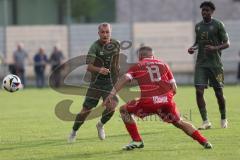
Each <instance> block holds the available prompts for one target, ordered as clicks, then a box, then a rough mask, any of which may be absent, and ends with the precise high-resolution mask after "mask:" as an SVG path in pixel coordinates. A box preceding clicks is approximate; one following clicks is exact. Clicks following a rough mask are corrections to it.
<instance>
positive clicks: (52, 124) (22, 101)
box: [0, 86, 240, 160]
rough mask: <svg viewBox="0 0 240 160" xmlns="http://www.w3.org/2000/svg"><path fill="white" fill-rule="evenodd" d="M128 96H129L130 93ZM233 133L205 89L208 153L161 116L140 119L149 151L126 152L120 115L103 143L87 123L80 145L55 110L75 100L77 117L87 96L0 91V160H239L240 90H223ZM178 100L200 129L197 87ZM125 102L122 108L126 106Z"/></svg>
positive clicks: (184, 91)
mask: <svg viewBox="0 0 240 160" xmlns="http://www.w3.org/2000/svg"><path fill="white" fill-rule="evenodd" d="M126 94H127V93H126ZM224 95H225V97H226V100H227V101H226V102H227V115H228V120H229V128H228V129H221V128H220V114H219V111H218V105H217V102H216V98H215V96H214V92H213V91H212V89H208V90H206V95H205V98H206V103H207V110H208V115H209V118H210V120H211V122H212V125H213V129H211V130H207V131H202V133H203V134H204V135H205V136H206V137H208V139H209V141H211V143H212V144H213V146H214V149H213V150H204V149H203V148H202V146H200V145H199V144H198V143H197V142H195V141H193V140H192V139H191V138H189V137H188V136H186V135H185V134H184V133H182V131H180V130H179V129H176V128H175V127H173V126H172V125H170V124H166V123H163V122H162V121H160V120H159V119H158V118H156V117H149V118H146V119H144V120H138V126H139V131H140V133H141V134H142V137H143V139H144V142H145V148H144V149H137V150H134V151H122V150H121V147H122V146H123V145H125V144H127V143H128V142H129V141H130V137H129V136H128V134H127V132H126V130H125V128H124V124H123V123H122V121H121V119H120V116H119V112H118V111H117V112H116V114H115V115H114V117H113V119H112V120H111V121H110V122H109V123H108V124H107V125H106V126H105V131H106V135H107V138H106V140H104V141H100V140H99V139H98V137H97V131H96V128H95V124H96V123H97V121H98V119H93V120H90V121H87V122H86V123H85V124H84V125H83V126H82V128H80V130H79V132H78V138H77V141H76V143H74V144H68V143H67V141H66V139H67V136H68V134H69V133H70V131H71V127H72V124H73V122H66V121H62V120H60V119H58V118H57V117H56V115H55V112H54V109H55V105H56V104H57V103H58V102H59V101H61V100H63V99H72V100H74V102H73V104H72V107H71V112H73V113H77V112H78V111H79V110H80V108H81V105H82V102H83V100H84V97H81V96H71V95H63V94H60V93H57V92H55V91H53V90H51V89H41V90H37V89H25V90H23V91H19V92H16V93H7V92H5V91H3V90H0V160H74V159H75V160H79V159H87V160H91V159H92V160H96V159H104V160H107V159H109V160H113V159H118V160H119V159H124V160H128V159H129V160H133V159H137V160H146V159H147V160H151V159H162V160H176V159H177V160H186V159H190V160H226V159H239V157H240V137H239V135H240V116H239V114H240V105H239V102H240V99H239V98H240V86H227V87H225V88H224ZM175 101H176V103H177V105H178V106H179V109H180V111H181V114H182V116H183V117H184V118H185V119H188V120H189V121H191V122H192V123H193V124H194V125H195V126H199V125H200V124H201V119H200V114H199V112H198V109H197V106H196V102H195V91H194V88H193V87H186V86H185V87H179V88H178V93H177V95H176V97H175ZM123 103H124V102H123V101H120V104H123Z"/></svg>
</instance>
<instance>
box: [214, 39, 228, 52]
mask: <svg viewBox="0 0 240 160" xmlns="http://www.w3.org/2000/svg"><path fill="white" fill-rule="evenodd" d="M229 46H230V42H229V41H227V42H224V43H223V44H221V45H218V46H216V50H223V49H226V48H229Z"/></svg>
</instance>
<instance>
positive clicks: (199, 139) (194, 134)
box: [192, 130, 207, 144]
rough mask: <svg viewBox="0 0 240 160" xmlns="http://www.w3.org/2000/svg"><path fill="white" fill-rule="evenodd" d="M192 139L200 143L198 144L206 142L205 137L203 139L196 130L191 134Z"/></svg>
mask: <svg viewBox="0 0 240 160" xmlns="http://www.w3.org/2000/svg"><path fill="white" fill-rule="evenodd" d="M192 138H193V139H194V140H196V141H198V143H200V144H203V143H205V142H207V139H206V138H205V137H203V135H202V134H201V133H200V132H199V131H198V130H196V131H194V132H193V134H192Z"/></svg>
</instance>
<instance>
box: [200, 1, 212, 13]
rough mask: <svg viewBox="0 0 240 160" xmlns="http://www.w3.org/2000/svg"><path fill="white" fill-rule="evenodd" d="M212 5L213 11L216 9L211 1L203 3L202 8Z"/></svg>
mask: <svg viewBox="0 0 240 160" xmlns="http://www.w3.org/2000/svg"><path fill="white" fill-rule="evenodd" d="M205 6H206V7H210V8H211V9H212V10H213V11H214V10H215V9H216V7H215V5H214V4H213V3H212V2H211V1H204V2H202V3H201V5H200V8H203V7H205Z"/></svg>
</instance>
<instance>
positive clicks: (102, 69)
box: [87, 64, 110, 75]
mask: <svg viewBox="0 0 240 160" xmlns="http://www.w3.org/2000/svg"><path fill="white" fill-rule="evenodd" d="M87 70H88V71H89V72H97V73H100V74H103V75H107V74H108V73H110V71H109V69H107V68H105V67H96V66H94V65H93V64H88V67H87Z"/></svg>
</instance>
